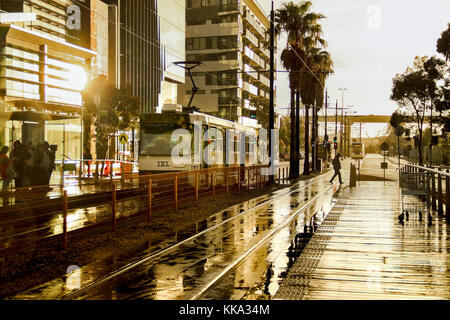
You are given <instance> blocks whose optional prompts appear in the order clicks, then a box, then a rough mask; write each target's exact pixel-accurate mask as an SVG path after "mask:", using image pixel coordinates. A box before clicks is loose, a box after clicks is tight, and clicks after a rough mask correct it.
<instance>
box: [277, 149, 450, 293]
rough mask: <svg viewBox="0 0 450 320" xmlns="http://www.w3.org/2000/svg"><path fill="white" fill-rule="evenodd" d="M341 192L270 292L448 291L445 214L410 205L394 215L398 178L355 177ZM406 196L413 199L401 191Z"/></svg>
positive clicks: (449, 271)
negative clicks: (427, 214) (428, 214)
mask: <svg viewBox="0 0 450 320" xmlns="http://www.w3.org/2000/svg"><path fill="white" fill-rule="evenodd" d="M379 158H381V157H379ZM372 160H373V161H372V162H373V163H375V162H376V161H375V160H377V158H376V157H373V158H372ZM378 160H381V159H378ZM367 163H369V162H367ZM341 200H342V201H344V200H345V201H344V202H343V203H341V204H340V205H339V206H337V207H336V209H335V208H333V210H332V211H331V212H330V214H329V215H328V216H327V218H326V219H325V221H324V224H323V225H325V224H326V226H327V228H320V229H319V230H318V232H316V234H315V235H314V236H313V237H312V239H311V241H310V243H309V244H308V245H307V246H306V248H305V249H304V251H303V254H302V255H301V257H300V259H298V260H297V261H296V262H295V263H294V265H293V267H292V268H291V270H290V271H289V274H288V276H287V277H286V279H285V280H284V281H283V283H282V286H281V288H280V290H279V291H278V292H277V294H276V295H275V298H276V299H289V300H291V299H292V300H298V299H449V298H450V290H449V287H450V276H449V275H450V259H449V257H448V253H449V252H450V240H449V239H450V238H449V232H448V224H447V223H446V222H445V218H443V217H439V216H438V215H437V214H436V213H433V215H432V220H431V223H429V222H428V221H427V220H426V219H425V218H424V219H422V221H421V219H420V217H419V214H418V211H411V212H410V213H409V218H408V219H407V220H406V219H405V221H404V222H403V223H400V222H399V220H398V215H399V213H400V212H401V193H400V189H399V186H398V181H394V182H374V181H371V182H359V183H358V186H357V187H356V188H352V189H346V190H345V191H344V192H343V195H342V197H341V199H340V201H341ZM404 201H405V202H413V201H417V199H415V198H414V197H413V196H406V197H405V199H404ZM423 207H424V204H422V208H423ZM422 210H423V209H422Z"/></svg>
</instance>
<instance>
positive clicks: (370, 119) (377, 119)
mask: <svg viewBox="0 0 450 320" xmlns="http://www.w3.org/2000/svg"><path fill="white" fill-rule="evenodd" d="M304 118H305V117H304V116H302V117H300V120H301V121H304ZM310 119H311V120H312V117H310ZM318 120H319V122H321V123H325V122H327V123H336V125H338V129H337V130H338V135H337V136H338V140H339V143H341V141H343V145H342V146H343V150H345V152H343V153H344V154H346V155H349V154H350V144H351V140H352V137H351V130H350V129H351V127H352V126H353V124H355V123H386V124H387V123H389V121H390V120H391V115H373V114H369V115H344V116H342V115H337V117H336V115H335V114H332V115H328V116H327V117H325V116H323V115H320V116H319V119H318ZM342 128H343V132H341V130H342ZM333 133H334V132H333ZM329 136H332V135H331V134H330V135H329Z"/></svg>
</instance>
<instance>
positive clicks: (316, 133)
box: [313, 106, 319, 171]
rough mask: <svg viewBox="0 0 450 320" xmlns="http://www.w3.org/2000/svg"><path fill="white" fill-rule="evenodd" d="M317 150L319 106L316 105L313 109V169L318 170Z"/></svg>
mask: <svg viewBox="0 0 450 320" xmlns="http://www.w3.org/2000/svg"><path fill="white" fill-rule="evenodd" d="M318 150H319V108H318V107H317V106H316V108H315V109H314V157H313V161H314V164H313V166H314V170H315V171H318V170H319V168H317V155H318Z"/></svg>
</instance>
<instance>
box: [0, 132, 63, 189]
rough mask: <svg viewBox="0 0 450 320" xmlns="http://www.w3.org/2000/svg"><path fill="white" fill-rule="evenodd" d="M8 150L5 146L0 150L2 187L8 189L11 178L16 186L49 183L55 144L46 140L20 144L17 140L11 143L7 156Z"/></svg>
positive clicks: (53, 163)
mask: <svg viewBox="0 0 450 320" xmlns="http://www.w3.org/2000/svg"><path fill="white" fill-rule="evenodd" d="M8 151H9V147H7V146H4V147H3V148H2V149H1V151H0V172H1V176H2V180H3V189H8V188H9V186H10V183H11V181H12V180H13V179H14V180H15V187H16V188H25V187H31V186H45V185H49V184H50V178H51V176H52V172H53V170H54V169H55V153H56V146H50V145H49V144H48V142H42V143H39V144H38V145H37V146H33V145H32V143H28V144H22V143H21V142H20V141H18V140H17V141H15V142H14V144H13V150H11V152H10V154H9V157H8Z"/></svg>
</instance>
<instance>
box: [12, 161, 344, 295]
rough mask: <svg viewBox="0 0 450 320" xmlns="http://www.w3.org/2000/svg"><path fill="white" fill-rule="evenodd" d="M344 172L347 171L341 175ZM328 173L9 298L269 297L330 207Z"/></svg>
mask: <svg viewBox="0 0 450 320" xmlns="http://www.w3.org/2000/svg"><path fill="white" fill-rule="evenodd" d="M347 176H348V170H347V169H345V170H344V180H346V177H347ZM330 177H331V172H329V173H326V174H324V175H321V176H318V177H315V178H313V179H311V180H309V181H299V182H298V183H296V184H294V185H291V186H289V187H287V188H285V189H280V190H278V191H276V192H274V193H272V194H270V195H268V196H266V197H262V198H261V197H260V198H257V199H254V200H250V201H249V202H248V203H242V204H241V205H239V206H236V207H233V208H230V209H228V210H225V211H223V212H219V213H217V214H215V215H213V216H211V217H210V218H209V219H208V220H207V221H206V223H205V224H204V226H203V227H202V228H200V229H199V230H198V233H195V234H193V235H192V236H191V237H190V238H187V239H186V240H184V241H182V242H178V243H176V244H171V245H168V246H164V245H163V246H160V247H158V248H153V250H152V251H151V252H148V251H145V252H142V254H141V255H137V256H136V257H135V258H134V259H133V260H132V261H120V262H117V264H115V265H111V263H109V265H107V264H106V263H105V262H97V263H93V264H91V265H87V266H84V267H82V268H81V269H79V270H77V272H76V273H75V274H71V275H67V277H65V278H64V281H61V279H60V278H59V279H55V280H54V281H50V282H48V283H46V284H43V285H41V286H38V287H36V288H33V289H32V290H29V291H27V292H24V293H22V294H19V295H17V296H16V297H15V298H17V299H60V298H64V299H155V300H159V299H241V298H242V299H254V298H255V297H260V298H261V297H262V298H264V299H268V298H270V297H272V296H273V295H274V294H275V293H276V291H277V290H278V287H279V284H280V283H281V281H282V279H283V277H284V276H285V275H286V273H287V270H288V269H289V267H290V266H292V263H293V261H294V260H295V257H296V256H298V255H299V253H300V251H301V250H299V246H298V244H299V241H300V240H301V239H307V238H308V237H310V234H311V231H312V229H313V228H317V227H318V226H319V225H320V223H321V221H322V220H323V218H324V217H325V216H326V214H327V212H328V211H330V210H331V208H332V206H333V203H334V202H335V198H334V196H335V194H336V192H338V194H339V192H340V190H341V189H340V188H339V186H338V185H337V182H336V183H335V184H334V185H332V184H330V182H329V179H330ZM294 239H297V240H298V241H296V242H295V241H294V243H296V244H297V245H293V240H294ZM299 239H300V240H299ZM300 242H301V241H300ZM267 274H271V276H270V277H269V278H267ZM74 277H75V279H76V280H75V283H77V282H78V283H79V285H78V286H77V285H75V286H74V285H73V283H74ZM267 279H269V280H267Z"/></svg>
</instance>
